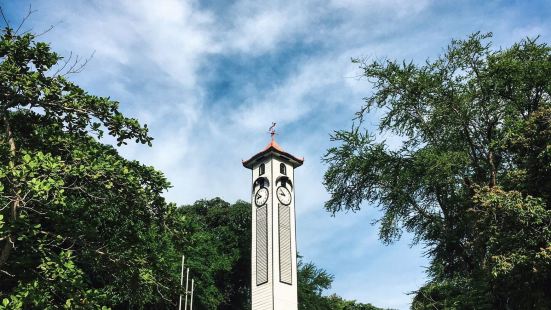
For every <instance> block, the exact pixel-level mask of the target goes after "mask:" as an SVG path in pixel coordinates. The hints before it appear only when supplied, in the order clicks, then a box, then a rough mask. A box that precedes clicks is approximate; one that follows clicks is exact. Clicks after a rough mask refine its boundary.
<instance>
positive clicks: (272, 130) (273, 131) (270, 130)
mask: <svg viewBox="0 0 551 310" xmlns="http://www.w3.org/2000/svg"><path fill="white" fill-rule="evenodd" d="M275 126H276V123H274V122H272V126H270V129H268V132H269V133H270V136H272V141H274V136H275V134H276V131H275Z"/></svg>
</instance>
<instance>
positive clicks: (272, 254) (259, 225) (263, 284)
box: [251, 154, 298, 310]
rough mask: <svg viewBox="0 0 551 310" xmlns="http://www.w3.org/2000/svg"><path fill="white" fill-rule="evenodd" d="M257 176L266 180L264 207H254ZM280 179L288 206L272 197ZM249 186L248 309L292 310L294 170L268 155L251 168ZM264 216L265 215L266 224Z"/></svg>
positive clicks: (294, 281)
mask: <svg viewBox="0 0 551 310" xmlns="http://www.w3.org/2000/svg"><path fill="white" fill-rule="evenodd" d="M262 163H263V164H264V167H265V171H264V174H263V175H260V174H259V166H260V164H262ZM281 163H283V164H285V167H286V175H283V174H282V173H280V164H281ZM259 177H265V178H266V179H267V180H268V184H266V186H265V187H266V188H267V189H268V193H269V197H268V200H267V201H266V204H265V206H261V207H258V206H257V205H256V204H255V194H256V191H257V190H258V189H259V187H258V186H257V187H254V182H255V181H256V180H258V178H259ZM281 177H286V181H285V182H286V183H287V185H286V187H287V189H289V190H290V192H291V197H292V199H291V203H290V204H289V205H284V204H281V203H280V202H279V200H278V198H277V196H276V190H277V187H278V186H280V185H281ZM252 184H253V185H252V186H251V190H252V199H251V201H252V247H251V267H252V272H251V290H252V309H253V310H268V309H269V310H296V309H298V304H297V250H296V227H295V223H296V221H295V199H294V198H295V182H294V168H293V166H292V165H291V164H290V162H289V161H288V160H286V159H285V158H282V157H280V156H278V155H277V154H270V155H268V156H267V157H266V158H264V159H261V160H259V161H258V162H257V163H256V164H255V165H254V166H253V167H252ZM263 208H265V209H263ZM264 215H265V216H267V218H266V221H264ZM264 227H265V228H264ZM280 245H281V246H280ZM264 255H266V256H264ZM264 266H265V267H266V268H264ZM266 274H267V278H266V277H265V275H266ZM264 280H265V281H264Z"/></svg>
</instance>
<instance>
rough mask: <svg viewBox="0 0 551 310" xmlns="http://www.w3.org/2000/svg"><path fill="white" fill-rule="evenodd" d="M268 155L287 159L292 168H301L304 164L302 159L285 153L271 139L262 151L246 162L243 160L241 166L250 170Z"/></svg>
mask: <svg viewBox="0 0 551 310" xmlns="http://www.w3.org/2000/svg"><path fill="white" fill-rule="evenodd" d="M270 154H275V155H278V156H280V157H283V158H285V159H287V160H288V161H289V162H290V163H291V164H292V165H293V167H294V168H296V167H299V166H302V164H303V163H304V158H298V157H295V156H293V155H291V154H289V153H287V152H285V151H284V150H283V148H282V147H281V146H279V144H277V142H276V141H275V140H274V139H273V138H272V141H270V143H268V145H267V146H266V147H265V148H264V149H263V150H262V151H260V152H259V153H257V154H256V155H254V156H253V157H251V158H249V159H248V160H243V161H242V162H243V166H244V167H246V168H249V169H252V167H253V166H254V164H255V163H256V162H257V161H258V160H260V159H262V158H264V157H266V156H268V155H270Z"/></svg>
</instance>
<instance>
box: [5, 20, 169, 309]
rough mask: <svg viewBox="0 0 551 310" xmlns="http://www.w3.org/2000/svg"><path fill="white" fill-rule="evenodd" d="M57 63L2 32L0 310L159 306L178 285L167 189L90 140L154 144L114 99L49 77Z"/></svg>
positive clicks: (156, 176) (30, 41)
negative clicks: (106, 138) (167, 220)
mask: <svg viewBox="0 0 551 310" xmlns="http://www.w3.org/2000/svg"><path fill="white" fill-rule="evenodd" d="M61 59H62V58H61V57H60V56H59V55H57V54H56V53H54V52H52V51H51V50H50V47H49V46H48V45H47V44H45V43H41V42H36V41H35V37H34V36H33V34H30V33H27V34H23V35H17V34H15V33H14V32H13V31H12V30H11V29H9V28H6V29H4V30H3V31H2V36H1V41H0V117H1V122H0V139H1V140H2V143H1V144H0V161H1V165H0V205H1V209H0V251H1V252H0V299H2V305H1V306H0V308H2V307H6V308H10V309H13V308H21V307H22V305H24V306H25V308H40V309H57V308H83V307H84V308H98V307H101V306H110V307H113V306H120V307H133V308H144V307H148V308H155V307H158V308H164V307H166V306H167V305H169V304H173V303H174V300H171V297H172V296H171V295H174V289H173V288H174V287H177V283H178V282H177V280H178V278H177V276H176V275H177V270H178V264H177V262H178V257H177V256H175V253H174V250H173V247H172V242H171V238H169V237H170V235H168V234H166V233H165V229H166V227H165V226H166V225H165V223H164V221H165V218H167V217H168V215H169V214H170V213H171V212H173V211H174V209H175V206H173V205H169V204H167V203H166V202H165V200H164V199H163V197H162V196H161V193H162V192H163V191H164V190H165V189H167V188H168V187H169V183H168V182H167V181H166V179H165V178H164V177H163V176H162V174H160V173H159V172H157V171H155V170H154V169H153V168H151V167H147V166H143V165H141V164H140V163H138V162H135V161H128V160H125V159H123V158H122V157H120V156H119V155H118V154H117V151H116V150H115V149H114V148H113V147H111V146H106V145H103V144H101V143H99V142H98V141H97V138H98V137H101V136H102V134H103V132H107V133H108V134H109V135H110V136H112V137H114V138H115V139H116V141H117V142H118V144H119V145H120V144H124V143H126V141H127V140H135V141H136V142H139V143H147V144H149V143H150V142H151V140H152V139H151V138H150V137H149V136H148V134H147V128H146V127H145V126H141V125H139V124H138V122H137V121H136V120H135V119H131V118H127V117H125V116H124V115H123V114H122V113H121V112H120V111H119V109H118V103H117V102H115V101H112V100H110V99H109V98H103V97H97V96H93V95H90V94H88V93H86V91H84V90H83V89H81V88H80V87H78V86H77V85H75V84H74V83H72V82H70V81H69V80H68V79H67V77H66V76H65V75H64V74H62V73H60V72H57V73H55V72H56V71H57V70H56V68H58V67H56V64H57V63H58V62H60V61H61ZM61 63H62V62H61ZM65 73H67V72H65ZM172 257H174V259H172ZM173 262H174V263H173Z"/></svg>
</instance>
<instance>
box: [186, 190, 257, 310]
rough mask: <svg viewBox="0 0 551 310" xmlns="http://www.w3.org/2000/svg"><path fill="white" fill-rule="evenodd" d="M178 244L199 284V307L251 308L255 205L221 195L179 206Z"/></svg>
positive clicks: (196, 305)
mask: <svg viewBox="0 0 551 310" xmlns="http://www.w3.org/2000/svg"><path fill="white" fill-rule="evenodd" d="M177 214H178V216H179V217H181V218H182V219H183V222H182V225H181V226H180V227H178V228H177V230H179V231H183V232H186V233H185V234H184V235H182V238H180V239H179V240H178V239H177V241H176V242H178V245H177V247H178V248H179V249H182V253H185V255H186V265H187V266H188V267H189V268H190V277H193V278H194V279H195V281H196V283H197V294H196V296H195V299H194V308H196V309H228V310H229V309H250V282H251V265H250V264H251V205H250V203H246V202H243V201H238V202H236V203H234V204H229V203H227V202H225V201H223V200H222V199H220V198H215V199H212V200H200V201H197V202H195V203H194V204H193V205H188V206H183V207H181V208H178V210H177Z"/></svg>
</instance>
